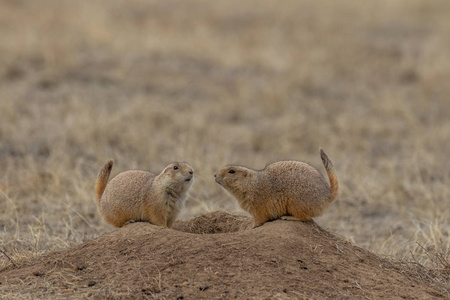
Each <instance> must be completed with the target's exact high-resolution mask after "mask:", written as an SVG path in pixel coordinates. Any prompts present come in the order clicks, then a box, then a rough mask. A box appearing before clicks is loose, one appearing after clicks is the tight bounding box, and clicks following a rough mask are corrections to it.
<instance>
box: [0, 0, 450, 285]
mask: <svg viewBox="0 0 450 300" xmlns="http://www.w3.org/2000/svg"><path fill="white" fill-rule="evenodd" d="M449 14H450V3H449V2H448V1H445V0H441V1H439V0H438V1H432V2H426V1H418V0H412V1H411V0H408V1H406V0H395V1H390V0H389V1H388V0H383V1H376V2H373V3H372V2H370V3H369V2H360V1H339V2H338V3H337V2H336V3H334V2H333V3H326V2H323V1H315V2H310V1H296V2H293V1H289V2H283V3H282V4H280V3H278V2H272V1H226V2H206V1H191V2H175V1H143V0H142V1H141V0H135V1H109V2H108V3H107V4H105V2H104V1H83V2H81V3H79V2H77V3H75V2H73V1H61V0H44V1H39V2H36V1H11V0H10V1H7V0H3V1H0V36H1V37H2V39H1V42H0V112H1V118H0V170H1V172H0V229H1V232H0V236H1V243H0V250H2V253H0V268H1V267H2V266H5V265H8V264H10V260H9V259H8V257H9V258H11V259H12V260H13V261H14V262H15V263H20V262H21V261H22V260H26V259H29V258H30V257H31V256H33V255H36V254H40V253H43V252H47V251H53V250H56V249H61V248H65V247H68V246H71V245H75V244H79V243H81V242H83V241H85V240H87V239H91V238H93V237H96V236H98V235H100V234H102V233H104V232H106V231H109V230H111V227H109V226H108V225H106V224H104V223H102V222H101V220H100V218H99V217H98V215H97V212H96V207H95V204H94V201H93V197H94V189H93V186H94V183H95V177H96V174H97V172H98V170H99V169H100V167H101V166H102V165H103V164H104V162H105V161H106V160H107V159H109V158H114V159H115V160H116V165H115V168H114V169H113V174H117V173H118V172H120V171H124V170H127V169H135V168H139V169H147V170H151V171H154V172H158V171H159V170H161V169H162V168H163V167H164V166H165V165H166V164H167V163H169V162H170V161H175V160H182V161H187V162H189V163H190V164H191V165H192V166H193V167H194V169H195V171H196V176H197V177H196V182H195V184H194V187H193V191H192V193H191V198H190V200H189V201H188V203H187V207H186V209H185V211H184V212H183V214H182V216H181V217H182V218H189V217H191V216H195V215H199V214H201V213H203V212H206V211H212V210H217V209H225V210H228V211H231V212H241V211H240V209H239V208H238V206H237V203H236V201H234V200H233V199H231V198H229V197H228V196H227V195H226V194H225V193H224V192H223V191H222V190H220V189H219V187H218V186H216V185H215V183H214V181H213V177H212V175H213V173H214V171H215V170H217V169H218V168H219V167H221V166H223V165H224V164H228V163H238V164H244V165H247V166H249V167H253V168H262V167H264V165H265V164H266V163H268V162H273V161H276V160H281V159H288V158H289V159H298V160H304V161H307V162H310V163H312V164H313V165H315V166H317V167H318V168H320V170H321V171H323V167H322V166H321V163H320V159H319V152H318V149H319V147H323V148H324V149H325V150H326V151H327V153H328V154H329V155H330V157H331V158H332V159H333V160H334V162H335V166H336V168H337V170H338V172H339V177H340V180H341V187H342V188H341V195H340V198H339V200H338V201H337V202H336V203H335V204H334V205H333V206H332V207H331V208H330V209H329V211H328V212H326V213H325V215H324V216H323V217H320V218H318V219H317V220H316V221H317V222H318V223H319V224H320V225H321V226H323V227H325V228H328V229H329V230H331V231H333V232H337V233H339V234H341V235H343V236H346V237H347V238H348V239H349V240H351V241H353V242H354V243H356V244H357V245H360V246H363V247H366V248H368V249H370V250H371V251H374V252H375V253H378V254H382V255H389V256H391V257H394V258H395V259H399V260H406V261H414V262H415V263H418V264H422V265H425V266H427V267H428V268H430V269H432V270H435V271H436V272H434V273H433V274H435V275H434V276H435V277H436V278H441V279H439V280H441V281H442V278H444V277H439V276H449V264H448V262H449V252H450V238H449V234H450V187H449V182H450V180H449V179H450V160H449V159H448V155H449V154H450V138H449V137H450V118H449V117H448V116H449V113H450V101H449V99H448V95H450V85H449V84H448V82H449V79H450V60H449V58H448V53H450V40H449V39H448V36H449V35H450V32H449V28H450V19H449V18H448V15H449ZM445 278H448V277H445ZM436 280H438V279H436ZM441 286H442V288H444V289H445V288H446V289H447V290H448V289H450V287H449V286H448V282H447V284H445V281H443V284H442V285H441Z"/></svg>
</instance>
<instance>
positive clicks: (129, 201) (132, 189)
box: [95, 160, 194, 227]
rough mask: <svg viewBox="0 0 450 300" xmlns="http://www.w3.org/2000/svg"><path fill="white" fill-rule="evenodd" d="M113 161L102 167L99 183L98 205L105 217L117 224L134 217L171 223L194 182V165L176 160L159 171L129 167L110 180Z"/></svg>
mask: <svg viewBox="0 0 450 300" xmlns="http://www.w3.org/2000/svg"><path fill="white" fill-rule="evenodd" d="M113 163H114V161H113V160H110V161H108V162H107V163H106V164H105V166H104V167H103V168H102V169H101V170H100V172H99V173H98V176H97V184H96V185H95V191H96V194H97V198H96V203H97V208H98V211H99V213H100V216H101V217H102V218H103V220H105V221H106V222H107V223H109V224H111V225H113V226H116V227H122V226H123V225H125V224H126V223H127V222H134V221H145V222H150V223H152V224H154V225H160V226H166V227H171V226H172V224H173V222H174V221H175V219H176V217H177V215H178V213H179V211H180V208H181V205H182V204H183V202H184V200H185V199H186V198H187V193H188V191H189V189H190V188H191V186H192V183H193V179H194V170H193V169H192V167H191V166H190V165H189V164H188V163H185V162H173V163H171V164H169V165H168V166H167V167H165V168H164V170H163V171H162V172H161V173H159V174H158V175H155V174H152V173H150V172H146V171H140V170H131V171H125V172H122V173H120V174H118V175H117V176H116V177H114V178H113V179H111V181H110V182H109V183H108V179H109V174H110V173H111V169H112V166H113Z"/></svg>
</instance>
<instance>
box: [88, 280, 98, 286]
mask: <svg viewBox="0 0 450 300" xmlns="http://www.w3.org/2000/svg"><path fill="white" fill-rule="evenodd" d="M96 284H97V282H95V281H89V282H88V284H87V286H89V287H91V286H94V285H96Z"/></svg>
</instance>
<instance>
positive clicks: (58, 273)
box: [0, 212, 445, 299]
mask: <svg viewBox="0 0 450 300" xmlns="http://www.w3.org/2000/svg"><path fill="white" fill-rule="evenodd" d="M251 227H252V219H251V218H249V217H246V216H235V215H231V214H228V213H225V212H213V213H209V214H206V215H202V216H199V217H196V218H193V219H191V220H187V221H177V222H176V223H175V225H174V227H173V228H172V229H167V228H163V227H157V226H154V225H152V224H149V223H132V224H128V225H126V226H124V227H123V228H120V229H116V230H113V231H111V232H109V233H107V234H104V235H102V236H100V237H98V238H96V239H93V240H90V241H88V242H86V243H84V244H81V245H78V246H76V247H72V248H69V249H66V250H64V251H60V252H55V253H50V254H46V255H43V256H39V257H37V258H35V259H34V260H33V261H30V262H27V263H24V264H21V265H20V266H19V267H13V266H10V267H8V268H7V269H5V270H3V271H1V272H0V282H1V287H2V290H4V291H5V290H6V291H12V290H16V291H18V292H19V294H20V295H22V296H28V297H30V296H32V297H33V298H36V297H37V298H40V297H42V298H48V297H54V298H60V297H64V298H84V297H86V298H91V299H105V298H106V299H116V298H121V299H122V298H125V299H298V298H300V299H348V298H352V299H355V298H357V299H379V298H389V299H392V298H398V299H440V298H445V296H444V295H443V294H441V293H440V292H438V291H437V290H434V289H433V288H432V287H430V286H424V285H422V283H420V282H418V281H415V280H414V278H411V277H408V275H407V274H406V273H405V272H403V271H402V270H401V269H399V268H395V267H394V266H393V265H392V264H391V263H390V262H389V261H387V260H385V259H383V258H380V257H378V256H376V255H374V254H372V253H371V252H369V251H367V250H364V249H362V248H359V247H357V246H354V245H352V244H350V243H349V242H347V241H345V240H343V239H342V238H340V237H338V236H335V235H333V234H331V233H329V232H327V231H326V230H324V229H322V228H321V227H320V226H318V225H317V224H316V223H315V222H314V221H309V222H299V221H282V220H277V221H273V222H267V223H265V224H264V225H263V226H261V227H258V228H255V229H251Z"/></svg>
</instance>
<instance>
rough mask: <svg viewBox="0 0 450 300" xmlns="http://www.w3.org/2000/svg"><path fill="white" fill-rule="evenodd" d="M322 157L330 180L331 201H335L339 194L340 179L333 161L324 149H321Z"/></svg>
mask: <svg viewBox="0 0 450 300" xmlns="http://www.w3.org/2000/svg"><path fill="white" fill-rule="evenodd" d="M320 158H321V159H322V162H323V166H324V167H325V170H327V174H328V179H329V180H330V202H333V201H334V200H335V199H336V197H337V195H338V194H339V180H338V178H337V175H336V171H335V170H334V166H333V162H332V161H331V159H330V158H329V157H328V155H327V154H326V153H325V152H324V151H323V150H322V149H320Z"/></svg>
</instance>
